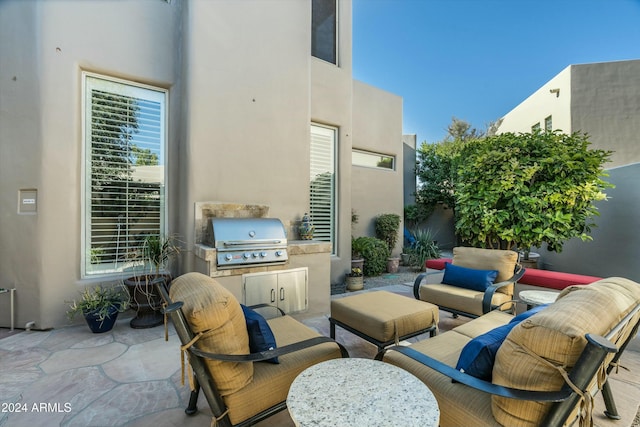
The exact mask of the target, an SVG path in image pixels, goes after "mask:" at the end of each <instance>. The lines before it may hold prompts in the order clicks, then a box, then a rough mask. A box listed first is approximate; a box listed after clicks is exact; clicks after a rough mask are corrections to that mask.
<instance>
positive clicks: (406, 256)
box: [400, 253, 411, 265]
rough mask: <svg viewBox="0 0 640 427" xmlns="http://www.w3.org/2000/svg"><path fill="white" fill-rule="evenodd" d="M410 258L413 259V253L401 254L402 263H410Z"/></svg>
mask: <svg viewBox="0 0 640 427" xmlns="http://www.w3.org/2000/svg"><path fill="white" fill-rule="evenodd" d="M410 260H411V254H405V253H402V254H400V262H401V263H402V265H409V262H410Z"/></svg>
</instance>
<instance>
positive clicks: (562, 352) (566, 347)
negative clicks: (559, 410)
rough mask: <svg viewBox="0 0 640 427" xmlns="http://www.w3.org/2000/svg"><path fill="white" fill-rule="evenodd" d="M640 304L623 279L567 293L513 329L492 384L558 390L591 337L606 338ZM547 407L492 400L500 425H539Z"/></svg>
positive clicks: (639, 290) (637, 291) (636, 289)
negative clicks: (563, 370) (599, 336)
mask: <svg viewBox="0 0 640 427" xmlns="http://www.w3.org/2000/svg"><path fill="white" fill-rule="evenodd" d="M639 302H640V286H638V284H636V283H634V282H632V281H630V280H627V279H622V278H609V279H603V280H600V281H598V282H596V283H593V284H591V285H587V286H577V287H570V288H567V289H565V290H564V291H563V292H562V293H561V294H560V296H559V297H558V299H557V300H556V302H555V303H553V304H551V305H550V306H549V307H548V308H546V309H545V310H542V311H541V312H539V313H538V315H536V316H532V317H530V318H529V319H527V320H524V321H522V322H521V323H519V324H518V325H516V327H514V328H513V330H512V331H511V333H509V335H508V336H507V338H506V339H505V341H504V343H503V344H502V346H500V349H499V350H498V353H497V355H496V361H495V365H494V368H493V382H494V383H495V384H498V385H503V386H506V387H514V388H520V389H526V390H539V391H552V390H559V389H560V388H561V387H562V386H563V384H564V379H563V377H562V376H561V374H560V373H559V372H558V370H557V369H556V367H563V368H564V369H565V370H567V371H570V370H571V368H572V367H573V366H574V365H575V363H576V361H577V359H578V357H579V356H580V353H581V352H582V351H583V349H584V347H585V345H586V339H585V335H586V334H587V333H592V334H597V335H606V334H607V333H608V332H609V331H610V330H611V328H612V327H614V326H615V325H616V324H617V323H618V322H619V321H620V320H621V319H622V318H623V317H624V316H625V315H626V314H627V313H628V312H629V311H630V310H631V309H632V308H633V307H635V305H637V304H638V303H639ZM548 408H549V404H543V403H540V402H529V401H516V400H513V399H507V398H502V397H497V396H493V397H492V412H493V415H494V417H495V418H496V420H497V421H498V422H499V423H500V424H502V425H509V426H531V427H533V426H537V425H540V424H541V423H542V420H543V418H544V416H545V414H546V412H547V411H548Z"/></svg>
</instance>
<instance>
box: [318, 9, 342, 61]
mask: <svg viewBox="0 0 640 427" xmlns="http://www.w3.org/2000/svg"><path fill="white" fill-rule="evenodd" d="M336 1H337V0H313V1H312V3H311V55H313V56H315V57H316V58H320V59H323V60H325V61H327V62H331V63H332V64H337V53H336V52H337V48H336V46H337V43H336V41H337V38H338V37H337V30H336V29H337V25H336V23H337V19H336Z"/></svg>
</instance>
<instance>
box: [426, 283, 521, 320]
mask: <svg viewBox="0 0 640 427" xmlns="http://www.w3.org/2000/svg"><path fill="white" fill-rule="evenodd" d="M419 295H420V299H421V300H422V301H428V302H430V303H431V304H436V305H439V306H441V307H447V308H451V309H454V310H459V311H461V312H466V313H471V314H474V315H476V316H482V314H483V313H482V299H483V297H484V292H479V291H474V290H471V289H466V288H461V287H458V286H452V285H443V284H437V285H431V284H430V285H422V286H420V289H419ZM509 301H511V295H508V294H504V293H500V292H496V293H494V294H493V298H492V299H491V304H492V305H493V306H500V305H501V304H504V303H506V302H509ZM501 308H502V309H503V310H508V309H510V308H511V306H510V305H509V304H505V305H503V306H502V307H501Z"/></svg>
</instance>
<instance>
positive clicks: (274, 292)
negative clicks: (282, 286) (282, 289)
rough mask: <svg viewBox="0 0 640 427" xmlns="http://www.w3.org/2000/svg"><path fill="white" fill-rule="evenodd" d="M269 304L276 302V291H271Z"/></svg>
mask: <svg viewBox="0 0 640 427" xmlns="http://www.w3.org/2000/svg"><path fill="white" fill-rule="evenodd" d="M271 302H276V290H275V289H271Z"/></svg>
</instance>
